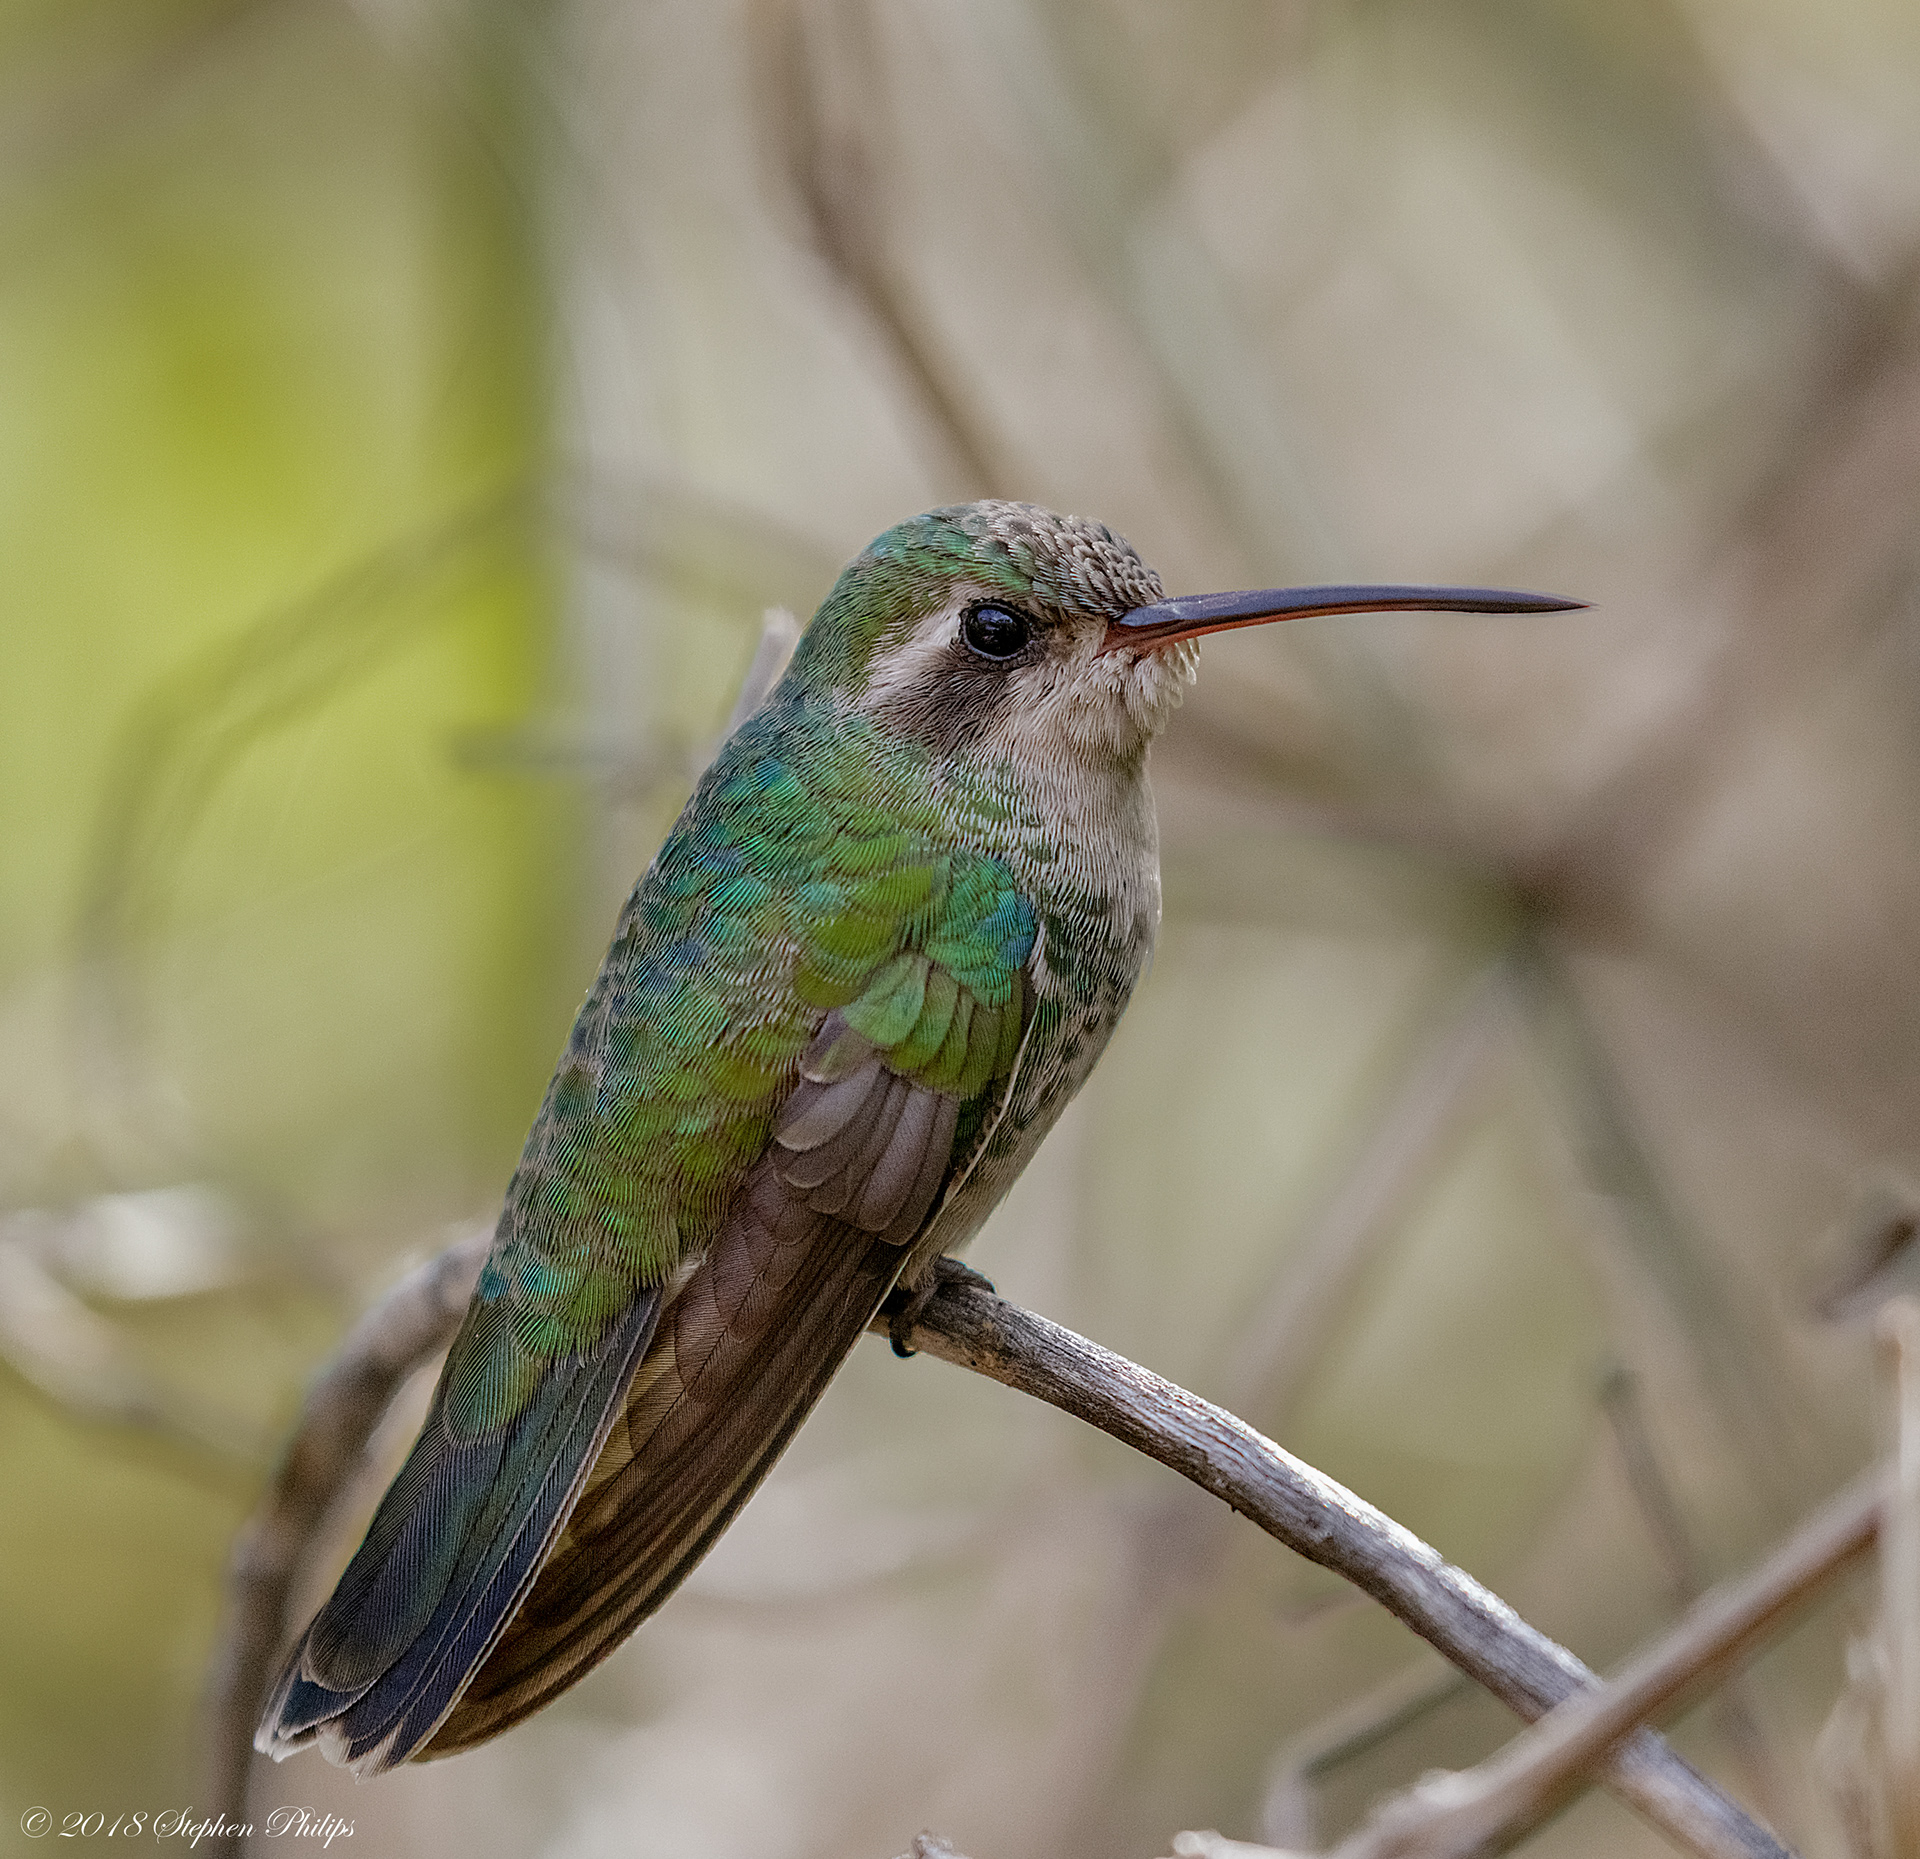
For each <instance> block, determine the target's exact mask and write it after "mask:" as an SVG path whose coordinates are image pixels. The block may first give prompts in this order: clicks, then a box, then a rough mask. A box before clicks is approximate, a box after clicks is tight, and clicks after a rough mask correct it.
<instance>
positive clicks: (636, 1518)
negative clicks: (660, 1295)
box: [422, 1159, 904, 1756]
mask: <svg viewBox="0 0 1920 1859" xmlns="http://www.w3.org/2000/svg"><path fill="white" fill-rule="evenodd" d="M903 1256H904V1255H903V1252H902V1249H901V1248H900V1247H899V1246H898V1245H895V1244H892V1243H889V1242H888V1241H886V1240H883V1239H880V1238H878V1237H876V1236H875V1235H873V1234H871V1233H868V1232H863V1231H860V1230H857V1229H854V1228H850V1227H849V1226H847V1225H845V1224H844V1223H843V1222H841V1221H839V1220H835V1219H833V1218H831V1217H829V1216H826V1215H823V1214H820V1213H817V1212H815V1211H814V1210H813V1209H812V1208H811V1207H809V1206H808V1205H807V1204H806V1203H805V1202H804V1201H803V1200H800V1199H799V1198H798V1197H796V1196H795V1195H793V1194H792V1192H791V1191H790V1190H789V1189H788V1188H786V1186H785V1185H784V1184H783V1183H781V1182H780V1180H779V1179H778V1176H777V1175H776V1173H775V1164H774V1162H773V1161H772V1160H771V1159H770V1160H769V1161H768V1163H766V1164H763V1166H762V1169H761V1170H760V1171H758V1172H757V1174H756V1177H755V1178H754V1180H753V1181H752V1182H751V1183H750V1184H749V1187H748V1189H747V1191H746V1192H745V1193H744V1194H743V1195H742V1196H741V1197H740V1200H739V1201H738V1202H737V1203H736V1206H735V1213H734V1216H733V1217H732V1218H731V1219H730V1220H729V1222H728V1224H727V1227H726V1229H725V1230H724V1232H723V1233H722V1235H721V1237H720V1239H719V1240H717V1241H716V1242H715V1245H714V1247H713V1250H712V1252H711V1253H710V1254H709V1255H708V1258H707V1260H706V1261H705V1262H704V1263H703V1264H702V1265H701V1267H700V1268H699V1270H697V1271H696V1272H695V1273H694V1274H693V1276H692V1277H691V1278H690V1279H689V1281H688V1282H687V1284H686V1287H685V1289H684V1290H683V1291H682V1293H681V1295H680V1296H679V1298H678V1299H677V1300H676V1301H675V1303H674V1305H673V1308H672V1310H671V1311H670V1312H669V1313H668V1315H667V1317H666V1318H665V1319H664V1320H663V1321H662V1324H661V1326H660V1331H659V1334H658V1335H657V1337H656V1338H655V1340H654V1342H653V1344H652V1347H651V1349H650V1351H649V1353H648V1357H647V1360H646V1361H645V1362H644V1363H643V1364H642V1366H641V1368H640V1371H639V1373H638V1374H637V1375H636V1376H635V1378H634V1381H633V1384H632V1387H631V1389H630V1391H629V1393H628V1397H627V1402H626V1407H625V1411H624V1412H623V1414H622V1415H621V1418H620V1422H619V1424H618V1425H616V1426H615V1428H614V1429H613V1431H612V1433H611V1434H610V1435H609V1436H608V1439H607V1442H606V1444H605V1446H604V1447H603V1448H602V1451H601V1456H600V1463H599V1464H598V1465H597V1466H596V1467H595V1469H594V1472H593V1475H592V1477H591V1478H590V1479H589V1481H588V1483H587V1487H586V1489H585V1491H584V1492H583V1493H582V1496H581V1498H580V1501H579V1503H578V1505H577V1507H576V1508H575V1511H574V1514H573V1517H572V1519H571V1520H570V1522H569V1523H568V1526H567V1528H566V1530H565V1532H564V1533H563V1534H562V1536H561V1537H560V1539H559V1540H558V1542H557V1543H556V1544H555V1547H554V1549H553V1552H552V1554H551V1555H550V1557H549V1558H548V1561H547V1564H546V1566H545V1567H544V1568H543V1569H542V1570H541V1571H540V1575H539V1579H538V1580H537V1581H536V1583H535V1584H534V1586H533V1589H532V1591H531V1593H529V1595H528V1596H527V1598H526V1600H525V1602H524V1603H523V1604H522V1606H521V1608H520V1611H519V1613H518V1614H517V1615H516V1616H515V1617H514V1619H513V1621H512V1623H511V1624H510V1625H509V1627H508V1628H507V1630H506V1631H505V1633H503V1634H502V1635H501V1637H500V1640H499V1642H498V1644H497V1645H496V1646H495V1647H494V1648H493V1650H492V1652H491V1654H490V1655H489V1657H488V1659H487V1661H486V1663H485V1664H484V1665H483V1666H482V1667H481V1669H480V1670H479V1671H478V1672H477V1673H476V1674H475V1675H474V1678H473V1681H472V1683H471V1684H470V1685H469V1686H468V1687H467V1688H466V1690H465V1691H464V1692H463V1693H462V1695H461V1697H460V1699H459V1701H458V1703H457V1704H456V1705H455V1707H454V1709H453V1710H452V1712H451V1713H450V1714H449V1715H448V1716H447V1718H446V1720H445V1721H444V1722H443V1723H442V1724H441V1725H440V1727H439V1729H438V1730H437V1731H436V1733H435V1734H434V1736H433V1739H432V1741H431V1742H430V1743H429V1744H428V1745H427V1746H426V1748H425V1749H424V1751H423V1752H422V1753H423V1754H425V1755H428V1756H440V1755H451V1754H453V1753H455V1752H456V1751H458V1750H462V1749H466V1748H470V1747H471V1746H472V1745H474V1744H476V1743H479V1742H482V1741H484V1740H485V1739H486V1738H488V1737H491V1736H494V1735H496V1734H498V1733H499V1732H500V1731H501V1730H504V1729H506V1728H507V1727H508V1726H509V1725H511V1724H513V1723H516V1722H518V1721H519V1720H520V1719H521V1718H522V1717H525V1716H527V1715H529V1714H530V1713H532V1712H533V1711H535V1710H537V1709H539V1708H540V1706H541V1705H543V1704H545V1703H546V1702H547V1701H548V1700H549V1699H551V1698H552V1697H553V1696H554V1695H555V1694H556V1693H558V1692H560V1691H562V1690H564V1689H565V1688H566V1687H567V1686H569V1685H571V1684H573V1683H574V1682H575V1681H576V1680H577V1679H578V1678H580V1677H581V1676H582V1675H583V1674H584V1673H585V1672H586V1671H588V1670H589V1669H590V1668H591V1667H592V1666H594V1665H596V1664H598V1663H599V1661H600V1660H601V1659H603V1658H605V1657H606V1655H607V1654H608V1653H610V1652H611V1651H612V1650H613V1649H614V1648H615V1647H616V1646H617V1645H619V1643H620V1642H621V1641H622V1640H623V1639H624V1638H625V1637H626V1636H627V1634H629V1633H630V1632H632V1630H633V1629H634V1628H635V1627H636V1626H637V1625H639V1623H640V1622H641V1621H642V1620H644V1619H645V1618H646V1617H647V1616H648V1615H649V1614H651V1613H652V1612H653V1611H654V1610H655V1609H656V1608H657V1607H659V1606H660V1604H661V1603H662V1602H663V1601H664V1600H665V1599H666V1598H667V1596H668V1595H669V1594H671V1593H672V1591H673V1590H674V1588H675V1587H677V1586H678V1585H679V1583H680V1582H681V1581H682V1580H683V1579H684V1578H685V1577H686V1575H687V1574H688V1573H689V1571H690V1570H691V1569H692V1568H693V1566H694V1565H695V1563H697V1562H698V1561H699V1560H700V1558H701V1557H702V1556H703V1555H704V1554H705V1553H706V1552H707V1550H708V1548H709V1547H711V1545H712V1543H713V1541H714V1539H715V1538H716V1537H717V1536H718V1535H719V1534H720V1532H721V1531H722V1530H723V1529H724V1528H725V1527H726V1525H727V1523H728V1522H729V1521H730V1520H731V1519H732V1517H733V1515H734V1513H735V1512H736V1511H737V1510H738V1509H739V1508H740V1506H741V1505H742V1504H744V1503H745V1502H746V1500H747V1499H748V1498H749V1497H750V1496H751V1495H752V1493H753V1491H754V1490H755V1488H756V1487H757V1486H758V1485H759V1483H760V1481H761V1479H762V1478H764V1477H765V1476H766V1474H767V1472H768V1471H769V1470H770V1469H771V1468H772V1466H773V1463H774V1461H775V1460H776V1459H778V1457H779V1456H780V1454H781V1452H782V1451H783V1450H784V1449H785V1447H786V1445H787V1442H788V1441H789V1440H790V1439H791V1438H792V1436H793V1434H794V1431H795V1430H796V1429H797V1428H798V1427H799V1425H800V1423H801V1422H802V1421H803V1420H804V1419H805V1418H806V1416H807V1415H808V1413H809V1412H810V1411H811V1410H812V1408H813V1406H814V1404H815V1402H817V1401H818V1400H819V1398H820V1396H821V1394H822V1393H823V1392H824V1391H825V1389H826V1386H827V1384H828V1382H830V1381H831V1380H832V1379H833V1376H834V1374H835V1372H836V1371H837V1370H838V1369H839V1366H840V1364H841V1362H842V1361H843V1360H844V1358H845V1357H846V1354H847V1352H848V1351H849V1350H850V1349H851V1348H852V1347H853V1345H854V1343H855V1342H856V1341H857V1340H858V1338H859V1336H860V1334H861V1332H862V1331H863V1330H864V1329H865V1328H866V1326H867V1324H868V1323H869V1322H870V1321H871V1320H872V1317H873V1314H874V1312H875V1311H876V1310H878V1308H879V1307H880V1304H881V1301H882V1300H883V1299H884V1298H885V1296H886V1294H887V1292H888V1290H889V1289H890V1288H891V1287H892V1285H893V1281H894V1279H895V1277H896V1276H897V1275H898V1273H899V1270H900V1265H901V1262H902V1258H903Z"/></svg>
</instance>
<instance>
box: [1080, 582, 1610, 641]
mask: <svg viewBox="0 0 1920 1859" xmlns="http://www.w3.org/2000/svg"><path fill="white" fill-rule="evenodd" d="M1591 604H1592V603H1591V602H1590V601H1585V600H1563V599H1562V598H1561V597H1560V596H1559V595H1558V594H1524V593H1518V592H1516V591H1514V590H1513V589H1510V588H1501V587H1256V588H1247V589H1244V590H1242V591H1241V592H1239V593H1233V594H1178V595H1175V596H1174V597H1173V598H1172V599H1171V600H1156V601H1155V602H1154V603H1153V604H1152V605H1151V606H1147V607H1135V608H1134V610H1133V611H1132V612H1131V613H1125V614H1122V615H1121V616H1120V618H1119V619H1117V620H1114V621H1112V622H1111V623H1110V624H1109V625H1108V627H1107V638H1106V645H1105V648H1104V649H1105V650H1107V651H1109V652H1111V651H1113V650H1114V649H1115V648H1116V647H1119V646H1127V645H1164V644H1166V643H1167V642H1168V641H1169V640H1173V639H1191V638H1194V637H1195V636H1197V635H1198V634H1200V633H1217V632H1224V631H1226V630H1227V629H1228V628H1229V627H1233V626H1263V625H1265V624H1266V623H1267V622H1268V621H1271V620H1298V619H1305V618H1306V617H1307V616H1308V615H1310V614H1318V613H1393V612H1419V613H1571V612H1573V611H1575V610H1576V609H1577V608H1581V607H1586V606H1590V605H1591Z"/></svg>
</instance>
